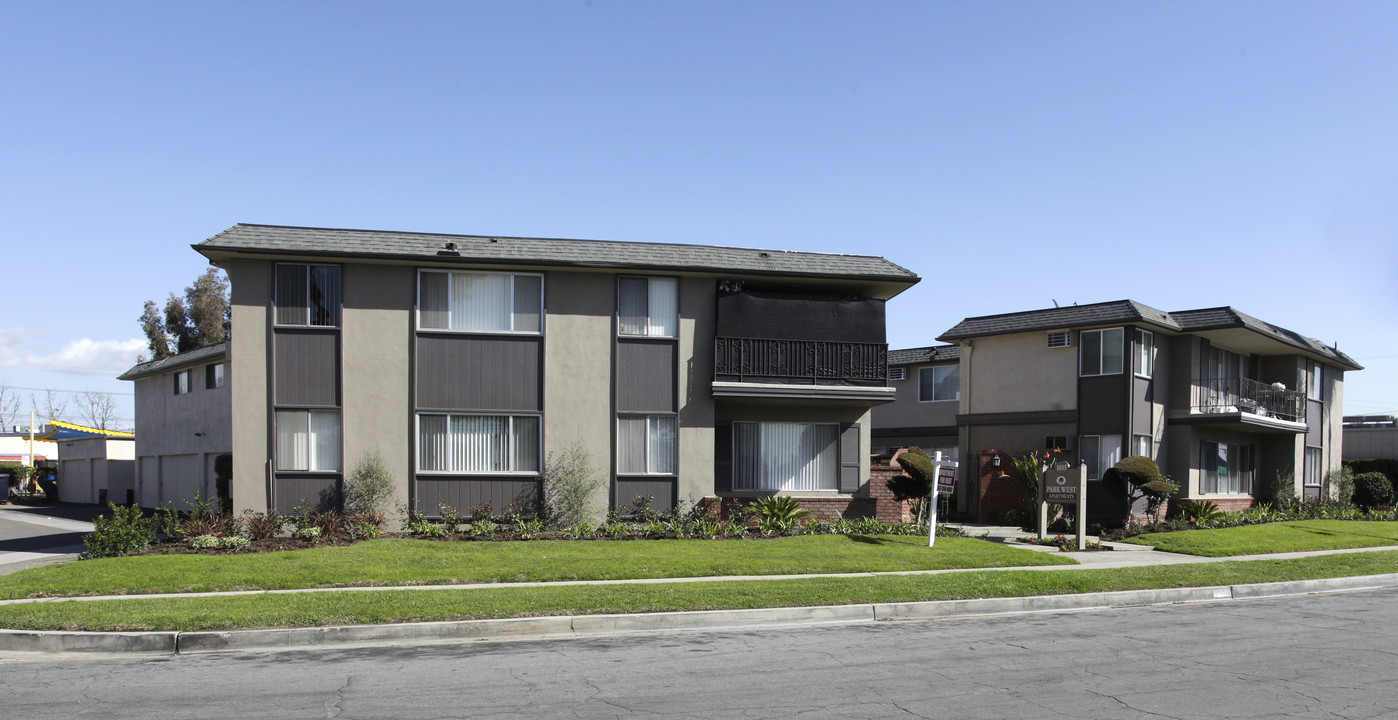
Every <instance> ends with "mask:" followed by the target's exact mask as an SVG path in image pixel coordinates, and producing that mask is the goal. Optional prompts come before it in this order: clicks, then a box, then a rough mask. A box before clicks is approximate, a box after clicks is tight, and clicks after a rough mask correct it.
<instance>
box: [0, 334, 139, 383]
mask: <svg viewBox="0 0 1398 720" xmlns="http://www.w3.org/2000/svg"><path fill="white" fill-rule="evenodd" d="M42 334H43V331H41V330H35V329H33V328H0V367H3V368H16V369H22V370H50V371H54V372H63V373H72V374H75V375H103V376H107V377H111V376H113V375H119V374H121V373H122V372H123V371H125V370H127V369H128V368H130V367H131V366H132V365H135V364H136V356H137V355H139V354H141V352H142V351H144V350H145V349H146V341H145V340H142V339H140V338H132V339H129V340H93V339H91V338H81V339H78V340H72V341H70V342H69V343H68V344H67V345H64V346H63V347H62V348H59V349H58V351H56V352H48V353H45V352H44V350H43V349H42V348H38V347H36V346H35V343H34V340H35V338H37V337H38V336H40V335H42Z"/></svg>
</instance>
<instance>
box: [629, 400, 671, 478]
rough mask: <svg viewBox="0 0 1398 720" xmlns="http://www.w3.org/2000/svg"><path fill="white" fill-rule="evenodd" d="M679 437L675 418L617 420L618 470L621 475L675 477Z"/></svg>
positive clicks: (637, 417) (642, 417)
mask: <svg viewBox="0 0 1398 720" xmlns="http://www.w3.org/2000/svg"><path fill="white" fill-rule="evenodd" d="M677 437H678V436H677V434H676V433H675V416H674V415H622V416H620V417H618V418H617V437H616V452H617V461H616V471H617V473H618V474H622V475H674V474H675V473H676V460H675V456H676V447H677V444H678V443H677V442H676V439H677Z"/></svg>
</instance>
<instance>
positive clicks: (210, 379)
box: [204, 363, 223, 390]
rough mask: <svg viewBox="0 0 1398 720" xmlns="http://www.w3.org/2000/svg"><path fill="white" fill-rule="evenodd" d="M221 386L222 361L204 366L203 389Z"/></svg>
mask: <svg viewBox="0 0 1398 720" xmlns="http://www.w3.org/2000/svg"><path fill="white" fill-rule="evenodd" d="M221 387H223V363H214V364H213V365H205V366H204V389H205V390H214V389H216V388H221Z"/></svg>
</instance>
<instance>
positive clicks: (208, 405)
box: [118, 343, 233, 510]
mask: <svg viewBox="0 0 1398 720" xmlns="http://www.w3.org/2000/svg"><path fill="white" fill-rule="evenodd" d="M227 345H228V344H227V343H218V344H216V345H210V346H208V347H202V348H199V349H197V350H190V351H188V352H183V353H180V354H178V355H172V356H170V357H167V358H162V359H160V360H152V361H150V362H144V363H140V364H138V365H136V366H135V367H132V368H131V369H130V370H127V371H126V372H124V373H122V374H121V376H120V377H119V378H118V379H119V380H131V381H133V382H134V383H135V389H136V405H135V407H136V448H135V453H136V469H135V482H134V485H135V487H134V490H135V498H136V502H138V503H140V504H141V505H142V506H145V507H155V506H157V505H160V504H163V503H165V502H173V503H174V504H175V507H177V508H179V509H181V510H186V509H188V507H189V504H190V503H193V502H194V499H195V495H196V493H197V494H198V495H199V496H200V497H202V498H206V499H207V498H215V497H217V496H218V487H217V483H216V476H217V473H216V471H215V466H216V464H217V462H218V457H219V456H220V455H227V454H229V453H230V452H231V451H232V449H233V432H232V429H231V428H232V424H231V420H232V407H233V404H232V392H231V389H230V388H231V385H232V373H231V372H230V371H229V367H228V362H227V350H228V348H227Z"/></svg>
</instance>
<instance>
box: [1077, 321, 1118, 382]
mask: <svg viewBox="0 0 1398 720" xmlns="http://www.w3.org/2000/svg"><path fill="white" fill-rule="evenodd" d="M1124 337H1125V331H1124V330H1122V329H1121V328H1112V329H1110V330H1084V331H1082V332H1081V333H1079V335H1078V360H1079V363H1078V374H1079V375H1082V376H1085V377H1086V376H1091V375H1119V374H1121V368H1122V364H1123V362H1122V361H1123V359H1124V358H1123V355H1122V339H1123V338H1124Z"/></svg>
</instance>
